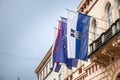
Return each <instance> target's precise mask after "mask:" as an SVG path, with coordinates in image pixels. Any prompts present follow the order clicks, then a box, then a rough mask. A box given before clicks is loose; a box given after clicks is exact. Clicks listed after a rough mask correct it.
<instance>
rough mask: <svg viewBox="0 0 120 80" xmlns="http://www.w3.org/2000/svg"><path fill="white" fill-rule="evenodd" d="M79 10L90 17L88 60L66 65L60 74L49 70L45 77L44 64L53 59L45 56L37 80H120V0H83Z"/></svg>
mask: <svg viewBox="0 0 120 80" xmlns="http://www.w3.org/2000/svg"><path fill="white" fill-rule="evenodd" d="M78 12H80V13H83V14H87V15H89V16H91V20H90V27H89V52H88V53H89V54H88V57H89V60H88V62H84V61H79V62H78V66H77V68H73V69H72V70H68V69H67V68H66V67H65V66H63V67H62V70H61V71H60V73H54V72H52V71H50V73H49V72H47V71H46V73H47V75H46V76H45V75H44V73H45V71H44V69H47V68H44V69H43V67H44V66H45V65H46V64H49V63H48V62H49V61H50V57H49V58H48V57H47V56H45V57H47V58H44V59H43V60H44V61H42V62H41V63H40V65H39V66H38V68H37V69H36V73H37V75H38V80H44V79H43V78H41V76H43V77H46V78H48V79H49V80H120V0H82V1H81V3H80V5H79V6H78ZM47 55H48V54H47ZM49 56H50V55H49ZM48 71H49V70H48ZM40 73H43V74H42V75H40ZM54 74H56V76H54V78H50V77H51V75H54Z"/></svg>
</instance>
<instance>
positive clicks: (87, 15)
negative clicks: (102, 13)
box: [66, 9, 113, 23]
mask: <svg viewBox="0 0 120 80" xmlns="http://www.w3.org/2000/svg"><path fill="white" fill-rule="evenodd" d="M66 10H67V11H71V12H74V13H76V11H73V10H70V9H66ZM78 13H80V12H78ZM80 14H83V13H80ZM83 15H87V14H83ZM87 16H90V17H92V18H95V19H98V20H101V21H104V22H109V21H106V20H103V19H100V18H97V17H94V16H91V15H87ZM110 23H113V22H110Z"/></svg>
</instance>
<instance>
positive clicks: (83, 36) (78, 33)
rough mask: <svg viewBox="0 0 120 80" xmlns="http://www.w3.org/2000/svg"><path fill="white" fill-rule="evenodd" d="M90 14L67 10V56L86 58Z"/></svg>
mask: <svg viewBox="0 0 120 80" xmlns="http://www.w3.org/2000/svg"><path fill="white" fill-rule="evenodd" d="M90 18H91V17H90V16H87V15H85V14H81V13H78V12H73V11H70V10H68V20H67V42H68V58H77V59H81V60H84V61H87V60H88V31H89V23H90Z"/></svg>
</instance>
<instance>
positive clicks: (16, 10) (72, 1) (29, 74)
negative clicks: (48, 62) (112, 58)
mask: <svg viewBox="0 0 120 80" xmlns="http://www.w3.org/2000/svg"><path fill="white" fill-rule="evenodd" d="M80 1H81V0H0V80H17V77H20V80H36V79H37V77H36V74H35V73H34V71H35V69H36V68H37V66H38V65H39V63H40V61H41V59H43V57H44V56H45V54H46V53H47V51H48V50H49V48H50V47H51V45H52V42H53V33H54V28H53V27H57V20H59V19H60V16H63V17H66V16H67V15H66V14H67V11H66V10H65V9H71V10H74V11H76V10H77V7H78V5H79V3H80Z"/></svg>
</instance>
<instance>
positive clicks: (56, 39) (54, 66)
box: [50, 22, 61, 72]
mask: <svg viewBox="0 0 120 80" xmlns="http://www.w3.org/2000/svg"><path fill="white" fill-rule="evenodd" d="M59 36H60V22H58V29H57V30H56V29H55V33H54V42H53V46H52V54H51V67H50V69H51V70H53V71H55V72H59V71H60V69H61V65H60V64H59V62H56V55H57V52H56V50H57V48H58V43H59Z"/></svg>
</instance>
